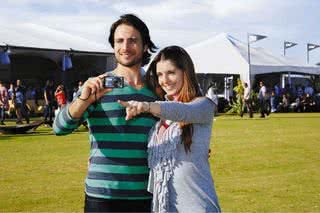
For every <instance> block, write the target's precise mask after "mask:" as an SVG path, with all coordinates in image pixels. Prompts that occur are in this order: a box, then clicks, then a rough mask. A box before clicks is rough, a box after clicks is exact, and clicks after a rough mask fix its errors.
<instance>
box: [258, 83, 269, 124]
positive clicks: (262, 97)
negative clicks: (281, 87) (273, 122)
mask: <svg viewBox="0 0 320 213" xmlns="http://www.w3.org/2000/svg"><path fill="white" fill-rule="evenodd" d="M259 86H260V90H259V95H258V99H259V103H260V113H261V115H260V118H264V117H265V114H267V115H269V113H268V110H267V88H266V86H265V85H264V83H263V82H262V81H260V82H259Z"/></svg>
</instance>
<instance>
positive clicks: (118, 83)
mask: <svg viewBox="0 0 320 213" xmlns="http://www.w3.org/2000/svg"><path fill="white" fill-rule="evenodd" d="M103 86H104V88H123V87H124V78H123V77H119V76H106V77H104V79H103Z"/></svg>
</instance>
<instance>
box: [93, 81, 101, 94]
mask: <svg viewBox="0 0 320 213" xmlns="http://www.w3.org/2000/svg"><path fill="white" fill-rule="evenodd" d="M91 83H92V85H94V87H95V91H99V90H100V85H99V80H98V78H95V79H94V80H92V81H91ZM92 94H93V93H92Z"/></svg>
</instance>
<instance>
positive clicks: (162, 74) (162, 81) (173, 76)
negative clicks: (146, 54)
mask: <svg viewBox="0 0 320 213" xmlns="http://www.w3.org/2000/svg"><path fill="white" fill-rule="evenodd" d="M157 76H158V82H159V85H160V86H161V88H162V89H163V90H164V91H165V92H166V94H167V95H168V96H170V97H172V96H175V95H178V94H179V92H180V90H181V88H182V86H183V71H182V70H180V69H179V68H177V67H176V66H175V65H174V64H173V63H172V62H171V61H170V60H161V61H159V62H158V63H157Z"/></svg>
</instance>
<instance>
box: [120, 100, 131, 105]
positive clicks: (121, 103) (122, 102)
mask: <svg viewBox="0 0 320 213" xmlns="http://www.w3.org/2000/svg"><path fill="white" fill-rule="evenodd" d="M118 103H119V104H120V105H121V106H124V107H128V106H129V103H128V102H126V101H121V100H118Z"/></svg>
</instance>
